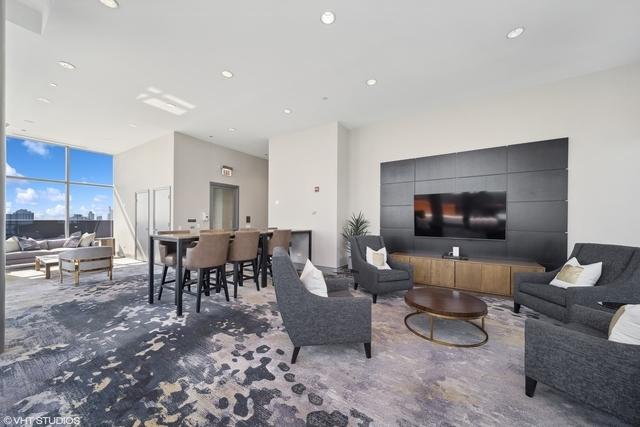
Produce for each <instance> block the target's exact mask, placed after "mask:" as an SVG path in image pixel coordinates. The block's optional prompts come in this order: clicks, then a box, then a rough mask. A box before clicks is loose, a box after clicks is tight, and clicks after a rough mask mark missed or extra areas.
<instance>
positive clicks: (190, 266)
mask: <svg viewBox="0 0 640 427" xmlns="http://www.w3.org/2000/svg"><path fill="white" fill-rule="evenodd" d="M229 238H230V234H229V233H204V234H200V240H198V244H197V245H196V246H194V247H192V248H187V255H186V256H185V257H184V258H183V265H184V268H185V270H186V271H198V291H197V293H196V298H197V299H196V313H200V300H201V298H202V294H203V293H206V294H207V295H208V294H209V285H210V282H209V272H210V271H211V270H216V276H217V277H216V291H217V292H219V291H220V288H221V287H222V289H223V290H224V295H225V298H226V300H227V301H229V288H228V287H227V276H226V274H225V269H226V264H227V254H228V252H229ZM186 271H185V273H186ZM205 278H206V280H205Z"/></svg>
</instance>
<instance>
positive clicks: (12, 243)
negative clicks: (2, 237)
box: [4, 236, 22, 253]
mask: <svg viewBox="0 0 640 427" xmlns="http://www.w3.org/2000/svg"><path fill="white" fill-rule="evenodd" d="M4 250H5V252H7V253H9V252H20V251H21V250H22V249H20V244H19V243H18V238H17V237H16V236H11V237H9V238H8V239H7V242H6V243H5V244H4Z"/></svg>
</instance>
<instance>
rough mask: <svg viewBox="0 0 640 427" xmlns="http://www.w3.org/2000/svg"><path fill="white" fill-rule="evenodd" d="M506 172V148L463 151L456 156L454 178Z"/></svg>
mask: <svg viewBox="0 0 640 427" xmlns="http://www.w3.org/2000/svg"><path fill="white" fill-rule="evenodd" d="M506 172H507V147H498V148H487V149H484V150H474V151H465V152H464V153H458V154H457V155H456V177H462V176H479V175H494V174H501V173H506Z"/></svg>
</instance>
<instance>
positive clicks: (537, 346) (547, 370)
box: [524, 299, 640, 425]
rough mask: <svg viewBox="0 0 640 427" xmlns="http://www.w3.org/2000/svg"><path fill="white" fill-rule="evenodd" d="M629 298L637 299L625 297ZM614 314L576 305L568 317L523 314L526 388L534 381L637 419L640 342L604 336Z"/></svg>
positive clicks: (634, 422)
mask: <svg viewBox="0 0 640 427" xmlns="http://www.w3.org/2000/svg"><path fill="white" fill-rule="evenodd" d="M628 302H629V303H636V304H637V303H639V302H640V299H638V300H630V301H628ZM612 316H613V314H611V313H607V312H604V311H601V310H595V309H592V308H587V307H583V306H579V305H574V306H573V307H572V309H571V322H570V323H568V324H563V325H555V324H552V323H551V322H547V321H542V320H536V319H527V321H526V323H525V362H524V368H525V376H526V377H525V393H526V394H527V396H529V397H533V395H534V393H535V389H536V384H537V382H538V381H540V382H542V383H544V384H546V385H548V386H551V387H553V388H555V389H558V390H561V391H563V392H565V393H567V394H569V395H571V396H572V397H573V398H575V399H578V400H580V401H582V402H585V403H587V404H590V405H592V406H595V407H596V408H599V409H602V410H604V411H606V412H609V413H611V414H613V415H615V416H617V417H619V418H621V419H623V420H625V421H627V422H629V423H631V424H632V425H640V405H638V397H639V396H640V381H638V378H640V346H638V345H631V344H622V343H617V342H611V341H609V340H608V339H607V336H608V328H609V323H610V321H611V317H612Z"/></svg>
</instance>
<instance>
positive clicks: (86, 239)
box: [78, 233, 96, 248]
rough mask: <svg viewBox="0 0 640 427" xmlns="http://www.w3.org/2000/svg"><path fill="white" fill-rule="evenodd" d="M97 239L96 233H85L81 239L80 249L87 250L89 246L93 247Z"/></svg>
mask: <svg viewBox="0 0 640 427" xmlns="http://www.w3.org/2000/svg"><path fill="white" fill-rule="evenodd" d="M95 239H96V233H84V234H83V235H82V237H81V238H80V244H79V245H78V247H82V248H86V247H87V246H91V244H92V243H93V241H94V240H95Z"/></svg>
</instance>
